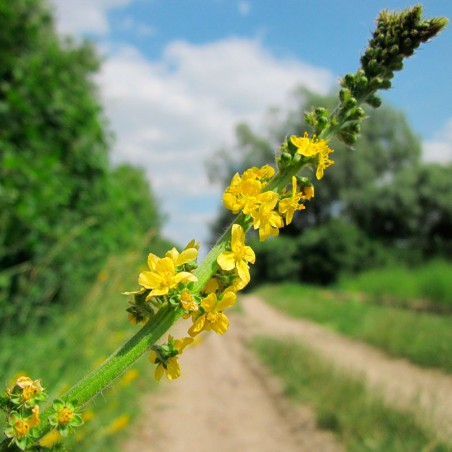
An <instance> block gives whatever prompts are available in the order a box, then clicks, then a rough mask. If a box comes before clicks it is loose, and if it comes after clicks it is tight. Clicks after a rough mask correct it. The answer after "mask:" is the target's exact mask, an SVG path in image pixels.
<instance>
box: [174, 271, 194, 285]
mask: <svg viewBox="0 0 452 452" xmlns="http://www.w3.org/2000/svg"><path fill="white" fill-rule="evenodd" d="M189 281H198V278H197V277H196V276H195V275H194V274H193V273H190V272H179V273H177V274H176V275H175V276H174V277H173V283H174V284H179V283H180V282H189Z"/></svg>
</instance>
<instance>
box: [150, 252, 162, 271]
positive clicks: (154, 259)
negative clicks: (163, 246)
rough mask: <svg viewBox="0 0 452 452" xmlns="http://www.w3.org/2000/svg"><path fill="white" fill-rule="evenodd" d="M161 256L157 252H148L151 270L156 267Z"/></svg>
mask: <svg viewBox="0 0 452 452" xmlns="http://www.w3.org/2000/svg"><path fill="white" fill-rule="evenodd" d="M159 259H160V258H159V257H158V256H156V255H155V254H152V253H149V254H148V266H149V268H150V269H151V270H154V269H155V264H156V263H157V262H158V261H159Z"/></svg>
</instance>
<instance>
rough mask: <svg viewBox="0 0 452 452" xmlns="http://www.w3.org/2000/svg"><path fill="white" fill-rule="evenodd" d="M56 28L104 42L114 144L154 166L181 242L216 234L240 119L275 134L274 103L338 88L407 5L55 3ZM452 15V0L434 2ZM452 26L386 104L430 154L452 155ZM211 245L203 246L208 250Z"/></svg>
mask: <svg viewBox="0 0 452 452" xmlns="http://www.w3.org/2000/svg"><path fill="white" fill-rule="evenodd" d="M50 4H51V5H52V7H53V9H54V16H55V21H56V26H57V30H58V32H59V33H60V34H62V35H71V36H74V37H75V38H76V39H82V38H88V39H90V40H92V41H93V42H94V43H95V45H96V46H97V48H98V50H99V53H100V55H102V58H103V63H102V66H101V70H100V72H99V73H98V74H97V75H96V78H95V80H96V83H97V84H98V87H99V93H100V98H101V102H102V104H103V107H104V110H105V114H106V116H107V119H108V121H109V124H110V129H111V130H112V131H113V133H114V136H115V140H114V145H113V149H112V152H111V158H112V161H113V163H115V164H116V163H122V162H129V163H132V164H134V165H136V166H139V167H141V168H143V169H144V170H145V172H146V175H147V177H148V178H149V181H150V183H151V186H152V190H153V192H154V194H155V195H156V196H157V198H158V200H159V201H160V202H161V206H162V208H161V210H162V212H163V213H164V214H165V215H166V220H165V222H164V225H163V228H162V232H163V234H164V235H165V236H166V237H167V238H170V239H172V240H174V241H175V242H176V243H178V244H179V245H182V246H185V244H186V243H188V241H189V240H190V239H192V238H196V240H201V243H202V244H205V243H207V241H208V240H209V229H208V222H209V221H212V220H213V219H214V218H215V216H216V214H217V212H218V211H219V208H220V205H221V191H220V188H219V186H216V185H213V184H211V183H209V181H208V179H207V174H206V169H205V161H206V160H207V159H208V158H209V157H210V156H212V154H213V153H214V152H215V150H217V149H219V148H223V147H227V146H230V145H231V144H232V143H234V137H235V132H234V130H235V125H236V124H237V123H239V122H243V121H245V122H247V123H249V124H250V125H251V126H252V127H253V129H254V130H256V132H258V133H259V134H262V135H264V136H265V134H266V132H265V129H264V128H263V126H264V119H265V115H266V113H267V112H268V110H269V108H271V107H274V106H277V107H279V108H280V109H281V111H286V110H288V109H289V108H290V107H293V103H291V100H292V93H293V91H294V89H295V88H297V87H299V86H300V85H304V86H306V87H308V88H309V89H310V90H312V91H314V92H318V93H320V94H327V93H332V92H335V90H336V88H337V86H338V85H337V81H338V79H339V77H340V76H342V75H344V74H346V73H348V72H355V71H356V69H357V68H358V65H359V57H360V55H361V53H362V52H363V51H364V50H365V48H366V45H367V42H368V40H369V38H370V33H371V31H372V30H373V29H374V19H375V18H376V17H377V15H378V12H379V11H380V10H382V9H389V10H401V9H404V8H406V7H407V6H410V5H412V4H413V3H409V2H407V1H398V0H385V1H380V0H378V1H377V0H365V1H363V0H238V1H237V0H50ZM423 6H424V14H425V16H426V17H433V16H446V17H448V18H449V19H452V1H450V0H426V1H424V2H423ZM451 49H452V31H451V29H450V26H449V27H448V28H447V29H446V30H445V31H443V32H442V33H441V35H439V36H438V37H436V38H434V40H432V42H430V43H427V44H424V45H423V46H422V47H421V48H420V49H418V51H417V54H416V55H415V56H414V57H412V58H410V59H408V60H407V61H406V64H405V68H404V70H403V71H401V72H398V73H396V76H395V78H394V79H393V88H392V89H391V90H389V91H388V92H385V93H384V94H383V98H384V100H385V101H387V102H389V103H391V104H392V105H393V106H395V107H396V108H399V109H401V110H403V111H404V112H405V113H406V116H407V118H408V122H409V124H410V125H411V127H412V129H413V130H414V132H415V133H416V134H417V135H418V136H419V137H420V139H421V140H422V145H423V157H424V160H425V161H437V162H448V161H451V160H452V107H451V106H452V88H451V85H450V77H451V76H450V74H452V58H451V56H452V54H451V53H452V52H451ZM205 250H206V248H205V247H203V248H202V249H201V251H204V252H205Z"/></svg>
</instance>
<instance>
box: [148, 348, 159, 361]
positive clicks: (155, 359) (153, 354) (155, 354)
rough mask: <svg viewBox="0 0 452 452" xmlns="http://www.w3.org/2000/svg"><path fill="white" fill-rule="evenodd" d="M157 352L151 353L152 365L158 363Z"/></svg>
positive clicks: (152, 351)
mask: <svg viewBox="0 0 452 452" xmlns="http://www.w3.org/2000/svg"><path fill="white" fill-rule="evenodd" d="M157 356H158V355H157V352H156V351H155V350H151V353H149V361H150V362H151V363H152V364H155V362H156V361H157Z"/></svg>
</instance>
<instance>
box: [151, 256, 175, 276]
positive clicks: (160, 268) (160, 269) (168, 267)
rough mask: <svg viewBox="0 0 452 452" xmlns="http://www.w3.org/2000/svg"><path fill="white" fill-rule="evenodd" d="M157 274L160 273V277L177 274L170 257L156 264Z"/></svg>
mask: <svg viewBox="0 0 452 452" xmlns="http://www.w3.org/2000/svg"><path fill="white" fill-rule="evenodd" d="M155 272H156V273H158V274H159V275H161V274H174V273H176V267H175V266H174V261H173V260H172V259H171V258H169V257H164V258H163V259H160V260H159V261H158V262H157V263H156V264H155Z"/></svg>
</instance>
